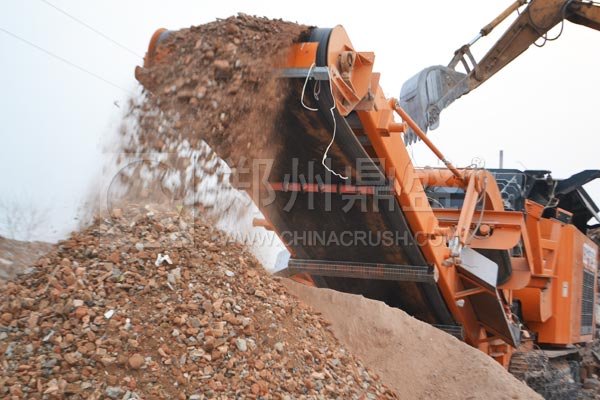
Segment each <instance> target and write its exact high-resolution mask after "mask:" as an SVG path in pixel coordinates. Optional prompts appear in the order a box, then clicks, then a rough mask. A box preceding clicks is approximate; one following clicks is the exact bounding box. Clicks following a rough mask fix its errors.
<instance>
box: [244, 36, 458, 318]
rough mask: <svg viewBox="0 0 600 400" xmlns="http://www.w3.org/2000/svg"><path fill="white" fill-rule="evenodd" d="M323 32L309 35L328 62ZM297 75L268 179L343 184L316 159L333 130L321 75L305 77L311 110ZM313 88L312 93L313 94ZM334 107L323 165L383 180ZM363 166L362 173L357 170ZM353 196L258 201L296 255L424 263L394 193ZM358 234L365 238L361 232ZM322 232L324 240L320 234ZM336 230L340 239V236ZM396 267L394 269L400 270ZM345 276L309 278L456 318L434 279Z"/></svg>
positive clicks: (420, 314) (293, 194) (364, 181)
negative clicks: (313, 109)
mask: <svg viewBox="0 0 600 400" xmlns="http://www.w3.org/2000/svg"><path fill="white" fill-rule="evenodd" d="M330 32H331V30H330V29H314V30H313V31H312V34H311V38H310V41H317V42H319V48H318V51H317V63H316V64H317V66H326V65H327V62H326V59H327V43H328V39H329V34H330ZM303 83H304V80H303V79H290V80H289V85H290V90H289V93H290V95H289V98H288V100H287V102H286V106H285V108H284V109H283V110H282V112H281V114H280V115H279V117H278V118H279V120H278V127H279V129H280V130H281V137H282V140H281V142H280V143H281V144H280V145H279V146H278V151H277V155H276V159H275V160H274V165H273V168H272V171H271V174H270V176H269V181H270V182H271V183H277V184H279V183H281V182H291V183H318V182H323V181H324V182H325V183H328V184H333V185H336V184H340V185H343V184H345V183H346V182H345V181H344V180H342V179H340V178H338V177H336V176H333V175H332V174H331V173H329V172H327V171H326V170H325V169H324V168H323V167H322V165H321V158H322V156H323V153H324V151H325V148H326V147H327V145H328V144H329V141H330V140H331V137H332V133H333V120H332V116H331V113H330V107H331V105H332V97H331V95H330V92H329V84H328V81H321V83H320V84H319V83H318V82H311V83H310V84H309V85H308V86H307V90H306V95H305V102H306V103H307V104H308V105H309V106H312V107H317V108H318V109H319V110H320V111H319V112H311V111H309V110H306V109H304V108H303V107H302V106H301V104H300V93H301V88H302V84H303ZM315 85H320V86H315ZM314 93H318V96H317V97H318V100H316V101H315V100H314V96H313V94H314ZM334 114H335V119H336V125H337V128H336V138H335V143H334V144H333V146H332V147H331V149H330V151H329V162H330V164H329V165H330V167H331V168H332V169H333V170H335V171H340V172H344V173H345V171H346V168H348V167H349V168H350V169H349V170H348V173H349V175H350V179H349V181H350V183H351V184H352V185H357V186H360V185H371V186H372V185H379V186H385V185H387V183H388V182H387V179H386V177H385V176H384V174H383V173H381V171H380V169H379V168H378V166H377V165H376V164H375V163H374V162H373V160H371V159H370V158H369V156H368V155H367V153H366V152H365V149H364V148H363V146H362V145H361V143H360V142H359V140H358V138H357V137H356V135H355V134H354V132H353V131H352V129H351V128H350V127H349V125H348V123H347V122H346V119H345V118H344V117H342V116H340V115H339V114H338V113H337V112H334ZM359 159H360V160H362V164H363V167H365V164H367V165H366V167H367V168H361V170H360V171H358V170H357V168H356V166H357V160H359ZM365 170H368V172H369V173H368V174H367V173H361V171H365ZM279 186H281V185H279ZM297 186H301V185H297ZM355 196H358V197H356V198H354V199H353V198H352V196H350V195H343V194H338V193H331V192H327V193H325V192H305V191H301V190H300V191H298V190H289V191H280V192H277V193H276V196H275V199H274V201H272V202H270V203H269V204H261V201H258V202H257V203H258V204H259V207H260V208H261V211H262V212H263V213H264V214H265V216H266V217H267V218H268V219H269V220H270V221H271V223H272V224H273V226H274V228H275V230H276V231H277V232H278V234H279V236H280V237H281V238H282V239H283V241H284V243H285V244H286V245H287V247H288V249H289V250H290V251H291V253H292V257H294V258H296V259H303V260H319V261H320V262H324V263H327V262H331V263H334V264H335V263H339V264H344V263H358V264H361V265H363V266H366V267H368V266H369V265H377V264H386V265H391V266H394V265H397V266H407V265H410V266H415V267H417V268H421V269H427V270H429V268H430V266H428V265H427V263H426V261H425V259H424V257H423V255H422V253H421V250H420V249H419V247H418V245H417V243H416V242H415V240H414V237H413V233H412V232H411V231H410V229H409V227H408V225H407V223H406V220H405V217H404V215H403V213H402V210H401V208H400V206H399V204H398V203H397V201H396V199H395V198H394V197H393V196H387V197H385V198H379V197H378V196H375V195H369V194H361V195H355ZM255 200H256V199H255ZM352 201H353V203H351V204H350V202H352ZM384 234H386V235H392V242H391V243H389V242H386V243H383V241H382V240H381V239H382V235H384ZM364 235H366V239H365V240H362V239H364ZM357 236H359V237H357ZM323 238H325V239H326V240H321V239H323ZM343 238H346V239H347V240H346V241H345V242H344V240H342V239H343ZM321 264H323V263H321ZM392 268H393V267H392ZM398 274H400V275H401V271H398ZM329 275H331V274H329ZM352 276H354V277H350V276H318V275H313V278H314V279H315V281H316V282H317V283H318V284H319V286H325V287H329V288H332V289H336V290H340V291H345V292H350V293H358V294H362V295H364V296H366V297H370V298H374V299H378V300H382V301H385V302H387V303H388V304H389V305H391V306H396V307H400V308H402V309H404V310H405V311H406V312H408V313H409V314H411V315H413V316H415V317H416V318H419V319H421V320H423V321H426V322H429V323H432V324H440V325H454V324H455V322H454V320H453V318H452V316H451V314H450V313H449V311H448V309H447V307H446V305H445V303H444V300H443V299H442V296H441V294H440V292H439V289H438V287H437V285H436V284H435V281H431V280H430V281H428V282H427V283H425V282H414V281H406V280H377V279H365V278H357V277H356V275H352Z"/></svg>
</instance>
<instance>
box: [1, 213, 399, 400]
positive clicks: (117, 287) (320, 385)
mask: <svg viewBox="0 0 600 400" xmlns="http://www.w3.org/2000/svg"><path fill="white" fill-rule="evenodd" d="M116 214H117V215H118V216H119V218H115V219H113V220H108V219H97V220H96V221H95V223H94V224H93V225H92V226H90V227H89V228H88V229H86V230H84V231H82V232H80V233H76V234H74V235H73V236H72V237H71V238H70V239H68V240H65V241H63V242H60V243H59V244H58V246H57V247H56V248H55V250H53V251H52V252H51V253H50V254H48V255H47V256H46V257H45V258H43V259H41V260H40V261H39V262H38V264H37V266H36V271H35V272H32V273H30V274H29V275H27V276H23V277H21V278H19V279H17V280H16V281H14V282H9V283H5V284H2V286H0V364H1V365H2V369H1V373H0V397H1V398H15V399H20V398H26V399H36V398H38V399H41V398H62V397H64V396H69V398H74V399H77V398H79V399H83V398H85V399H98V398H113V399H141V398H143V399H148V398H164V399H175V398H181V399H204V398H221V399H232V398H258V397H260V398H263V399H269V398H273V399H291V398H316V397H320V398H340V399H359V398H361V399H362V398H394V397H395V396H394V395H393V393H391V392H389V391H388V390H387V389H386V388H385V387H384V386H383V385H382V384H381V383H379V381H378V379H377V378H376V377H375V376H374V375H373V374H371V373H370V372H369V371H368V370H367V369H366V368H364V367H363V366H362V364H361V363H360V362H358V361H356V359H355V358H354V357H353V356H352V355H350V354H349V353H348V352H346V351H345V350H344V348H343V347H342V346H340V345H339V344H338V342H337V341H336V340H335V338H334V337H333V335H332V334H331V333H330V332H329V331H328V330H327V329H326V323H325V322H324V320H323V319H322V318H321V317H319V316H318V315H316V314H315V313H314V312H312V311H310V310H309V309H308V307H306V306H303V305H302V304H300V303H299V302H298V301H297V300H295V299H294V298H293V297H292V296H289V295H288V294H287V292H286V289H285V288H284V287H283V286H282V285H281V284H280V283H279V282H277V281H276V280H274V279H273V278H271V277H270V276H269V275H268V274H267V273H266V272H265V271H264V270H263V269H262V268H261V266H260V265H259V264H258V263H257V262H256V261H255V259H254V258H253V257H252V256H251V255H250V254H249V253H248V252H247V251H246V250H245V249H244V248H243V247H242V246H240V245H238V244H235V243H231V242H230V241H228V240H227V238H225V237H224V236H223V235H222V234H221V233H220V232H219V231H216V230H214V229H212V228H210V227H208V226H206V225H204V224H203V223H202V222H199V221H194V220H193V219H192V218H191V217H190V216H185V215H181V214H178V213H175V212H166V211H159V210H154V209H149V208H147V207H146V208H139V209H132V210H130V211H128V212H126V213H125V215H122V214H123V212H122V211H120V210H119V211H118V212H116ZM365 396H366V397H365Z"/></svg>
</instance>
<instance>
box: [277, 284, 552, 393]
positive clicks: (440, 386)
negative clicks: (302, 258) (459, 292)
mask: <svg viewBox="0 0 600 400" xmlns="http://www.w3.org/2000/svg"><path fill="white" fill-rule="evenodd" d="M285 285H286V287H287V288H288V289H289V290H290V291H291V292H292V293H293V294H294V295H296V296H298V297H299V298H300V299H301V301H302V302H304V303H306V304H308V305H310V306H311V307H313V308H314V309H315V310H317V311H319V312H320V313H322V315H323V317H325V319H326V320H328V321H330V322H331V324H332V325H331V327H332V329H333V332H334V334H335V336H336V337H337V338H338V339H339V340H340V342H341V343H342V344H343V345H344V346H346V347H347V348H348V349H349V350H350V351H351V352H352V353H353V354H354V355H356V356H357V357H358V358H359V359H361V360H362V361H363V362H364V363H365V365H367V366H368V367H369V368H371V369H372V370H373V371H375V372H376V373H377V374H378V375H379V376H380V377H381V379H382V380H383V382H385V383H386V384H387V385H389V387H391V388H393V389H394V390H395V391H396V393H397V394H398V395H399V396H400V398H405V399H442V398H443V399H457V400H458V399H473V400H475V399H486V400H490V399H540V398H541V397H540V396H539V395H538V394H536V393H535V392H534V391H533V390H531V389H530V388H529V387H527V386H526V385H525V384H524V383H522V382H520V381H518V380H517V379H516V378H515V377H513V376H512V375H511V374H509V373H508V372H507V371H506V370H505V369H504V368H503V367H502V366H500V365H499V364H498V363H496V362H495V361H493V360H492V359H491V358H490V357H488V356H487V355H485V354H483V353H481V352H480V351H478V350H476V349H474V348H472V347H470V346H468V345H466V344H465V343H463V342H460V341H459V340H458V339H456V338H454V337H453V336H450V335H448V334H446V333H444V332H442V331H440V330H438V329H436V328H434V327H432V326H430V325H428V324H425V323H423V322H421V321H419V320H417V319H414V318H412V317H411V316H409V315H408V314H406V313H405V312H403V311H402V310H400V309H397V308H391V307H388V306H387V305H385V304H384V303H382V302H379V301H374V300H370V299H366V298H364V297H362V296H357V295H351V294H346V293H339V292H335V291H332V290H329V289H316V288H311V287H308V286H304V285H300V284H298V283H295V282H293V281H290V280H285Z"/></svg>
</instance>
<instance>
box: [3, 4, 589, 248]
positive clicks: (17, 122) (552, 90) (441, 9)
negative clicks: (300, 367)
mask: <svg viewBox="0 0 600 400" xmlns="http://www.w3.org/2000/svg"><path fill="white" fill-rule="evenodd" d="M49 1H50V2H51V3H52V4H54V5H55V6H57V7H59V8H61V9H62V10H64V11H66V12H68V13H70V14H72V15H73V16H75V17H77V18H79V19H80V20H82V21H84V22H86V23H87V24H89V25H91V26H93V27H94V28H95V29H97V30H99V31H101V32H103V33H104V34H106V35H108V36H110V37H111V38H113V39H115V40H117V41H118V42H120V43H122V44H124V45H125V46H127V47H128V48H130V49H132V50H133V51H134V52H135V53H137V54H140V55H143V54H144V53H145V51H146V48H147V44H148V41H149V39H150V36H151V35H152V33H153V32H154V31H155V30H156V29H157V28H159V27H166V28H169V29H178V28H182V27H188V26H190V25H197V24H202V23H206V22H209V21H211V20H214V19H215V18H217V17H221V18H224V17H227V16H230V15H233V14H235V13H237V12H245V13H248V14H255V15H260V16H267V17H271V18H283V19H286V20H291V21H297V22H300V23H305V24H309V25H316V26H321V27H328V26H334V25H337V24H341V25H344V27H345V28H346V30H347V31H348V33H349V35H350V38H351V39H352V41H353V44H354V46H355V47H356V49H357V50H364V51H374V52H375V54H376V62H375V70H377V71H379V72H381V73H382V79H381V85H382V87H383V88H384V90H385V92H386V94H387V95H389V96H394V97H396V96H398V94H399V91H400V88H401V86H402V83H403V82H404V81H405V80H406V79H408V78H410V77H411V76H412V75H413V74H414V73H416V72H417V71H419V70H420V69H422V68H425V67H427V66H429V65H433V64H447V63H448V61H449V60H450V58H451V57H452V54H453V52H454V50H455V49H456V48H458V47H459V46H460V45H462V44H464V43H466V42H467V41H469V40H470V39H471V38H472V37H473V36H475V34H476V33H477V32H478V31H479V29H480V28H481V27H482V26H483V25H485V24H487V23H488V22H489V21H490V20H491V19H492V18H494V17H495V16H496V15H497V14H498V13H499V12H500V11H501V10H503V9H504V8H505V7H506V6H507V5H508V4H509V3H510V0H488V1H485V2H483V1H480V0H479V1H477V0H456V1H444V0H429V1H412V2H408V1H395V2H383V1H382V2H372V3H364V2H353V1H349V2H324V1H312V0H311V1H303V2H282V1H237V0H236V1H234V0H231V1H226V0H224V1H219V2H205V1H197V0H196V1H191V0H175V1H169V2H166V1H164V0H163V1H153V0H151V1H126V2H123V1H116V0H105V1H85V2H82V1H74V0H49ZM506 26H507V24H504V25H502V26H500V27H499V28H497V30H496V32H495V34H494V35H491V37H489V38H484V39H482V40H481V41H480V42H479V43H477V44H476V45H475V47H474V53H475V55H476V56H477V57H480V56H481V55H483V53H484V52H485V50H486V49H487V48H488V47H489V46H491V45H492V44H493V42H494V38H497V37H498V35H499V34H500V33H501V31H502V30H503V29H504V28H505V27H506ZM0 28H2V29H4V30H7V31H10V32H12V33H13V34H15V35H18V36H20V37H22V38H24V39H26V40H28V41H30V42H33V43H35V44H36V45H38V46H41V47H43V48H44V49H46V50H48V51H50V52H52V53H54V54H56V55H58V56H60V57H63V58H65V59H67V60H69V61H70V62H72V63H75V64H77V65H79V66H81V67H83V68H85V69H87V70H89V71H90V72H92V73H94V74H97V75H100V76H101V77H102V78H104V79H106V80H108V81H110V82H112V83H114V84H115V85H117V86H119V87H122V88H124V89H125V91H124V90H121V89H119V88H115V87H114V86H111V85H109V84H107V83H105V82H102V81H100V80H98V79H95V78H93V77H91V76H89V75H88V74H85V73H83V72H81V71H80V70H78V69H76V68H73V67H71V66H68V65H66V64H64V63H62V62H60V61H58V60H56V59H54V58H51V57H49V56H48V55H46V54H44V53H42V52H40V51H38V50H36V49H34V48H32V47H30V46H28V45H26V44H24V43H22V42H20V41H18V40H16V39H15V38H13V37H11V36H9V35H8V34H6V33H5V32H3V31H1V30H0V54H1V56H0V57H1V62H0V88H1V90H2V96H0V116H1V120H2V124H1V125H0V135H1V137H2V146H1V147H0V171H1V175H0V176H1V179H0V202H4V203H6V202H9V203H10V202H18V203H20V204H22V205H24V206H27V207H31V208H35V209H39V210H45V211H46V212H47V223H46V224H45V225H44V227H43V229H42V230H40V231H39V232H38V235H37V238H40V239H45V240H51V239H57V238H59V237H61V236H63V235H65V234H66V233H68V232H69V231H70V230H71V229H74V228H75V227H76V226H77V223H78V221H77V219H76V218H77V215H78V208H79V205H80V203H81V201H82V200H83V199H84V198H85V197H86V196H87V194H88V193H89V191H90V190H94V187H93V185H94V184H95V182H96V181H97V180H96V179H97V177H98V176H99V174H100V173H101V170H102V167H103V162H104V159H105V157H106V154H104V153H103V146H105V145H106V144H107V143H109V142H110V141H111V140H112V138H114V137H115V134H116V131H117V128H118V126H119V121H120V118H121V115H122V113H123V111H124V107H125V103H126V100H127V98H128V97H129V96H130V95H131V93H137V92H138V87H137V82H136V81H135V79H134V77H133V71H134V68H135V66H136V65H139V64H141V63H142V60H141V59H140V58H138V57H136V56H135V55H132V54H131V53H129V52H127V51H125V50H123V49H121V48H120V47H118V46H116V45H114V44H113V43H110V42H108V41H106V40H105V39H103V38H102V37H100V36H99V35H98V34H96V33H93V32H91V31H90V30H88V29H86V28H84V27H83V26H81V25H79V24H77V23H76V22H74V21H72V20H71V19H69V18H67V17H66V16H65V15H63V14H61V13H60V12H58V11H57V10H55V9H53V8H52V7H50V6H49V5H48V4H46V3H45V2H44V1H42V0H4V1H3V7H2V13H0ZM554 33H556V32H552V33H551V35H552V34H554ZM599 54H600V32H596V31H593V30H590V29H588V28H584V27H580V26H577V25H574V24H571V23H566V24H565V29H564V32H563V35H562V37H561V38H560V39H559V40H557V41H555V42H549V43H548V44H546V46H545V47H543V48H541V49H539V48H535V47H532V48H530V49H529V50H528V52H526V53H525V54H524V55H522V56H521V57H520V58H518V59H517V60H516V61H515V62H513V63H512V64H511V65H509V66H508V67H507V68H506V69H504V70H503V71H501V72H500V73H499V74H498V75H496V76H494V77H493V78H492V79H491V80H489V81H488V82H487V83H486V84H484V85H483V86H481V87H480V88H479V89H477V90H476V91H474V92H473V93H471V94H469V95H468V96H466V97H464V98H462V99H459V100H458V101H457V102H455V103H454V104H453V105H452V106H451V107H450V108H449V109H447V110H445V111H444V113H443V114H442V120H441V126H440V128H439V129H437V130H436V131H433V132H431V133H430V135H431V137H432V138H433V140H434V142H435V143H436V144H437V145H438V146H439V147H440V149H442V151H443V152H444V153H445V154H446V156H447V157H448V158H449V159H451V160H452V161H453V162H455V163H456V164H457V165H459V166H465V165H468V164H470V163H471V160H472V159H473V158H475V157H477V158H479V159H482V160H484V161H485V163H486V166H487V167H497V166H498V151H499V150H500V149H503V150H504V151H505V167H507V168H518V169H524V168H527V169H549V170H552V171H553V172H554V176H556V177H567V176H570V175H571V174H573V173H576V172H578V171H580V170H582V169H598V168H600V162H598V155H597V152H598V148H599V147H600V146H599V144H600V139H599V137H600V135H599V134H600V132H599V130H600V101H598V95H597V93H598V90H599V89H600V74H599V73H598V72H599V71H600V56H599ZM115 101H117V102H118V104H120V106H121V108H117V106H115V105H114V102H115ZM412 152H413V155H414V159H415V161H416V163H417V164H418V165H420V166H425V165H431V166H437V165H438V163H437V162H436V160H435V159H434V158H433V157H432V156H431V155H430V154H429V152H428V151H427V150H426V149H425V148H424V146H423V145H422V144H417V145H415V146H413V148H412ZM587 189H588V190H589V191H590V193H591V195H592V197H593V198H594V199H595V200H596V201H597V202H600V183H594V184H591V185H588V187H587ZM1 212H3V211H2V210H0V213H1ZM3 233H6V232H2V231H1V230H0V234H3Z"/></svg>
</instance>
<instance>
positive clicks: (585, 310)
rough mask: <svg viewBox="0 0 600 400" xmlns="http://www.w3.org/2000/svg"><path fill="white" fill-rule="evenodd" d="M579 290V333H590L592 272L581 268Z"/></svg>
mask: <svg viewBox="0 0 600 400" xmlns="http://www.w3.org/2000/svg"><path fill="white" fill-rule="evenodd" d="M582 286H583V289H582V291H581V293H582V295H581V334H582V335H590V334H591V333H592V328H593V324H594V274H593V273H592V272H589V271H588V270H586V269H584V270H583V285H582Z"/></svg>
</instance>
